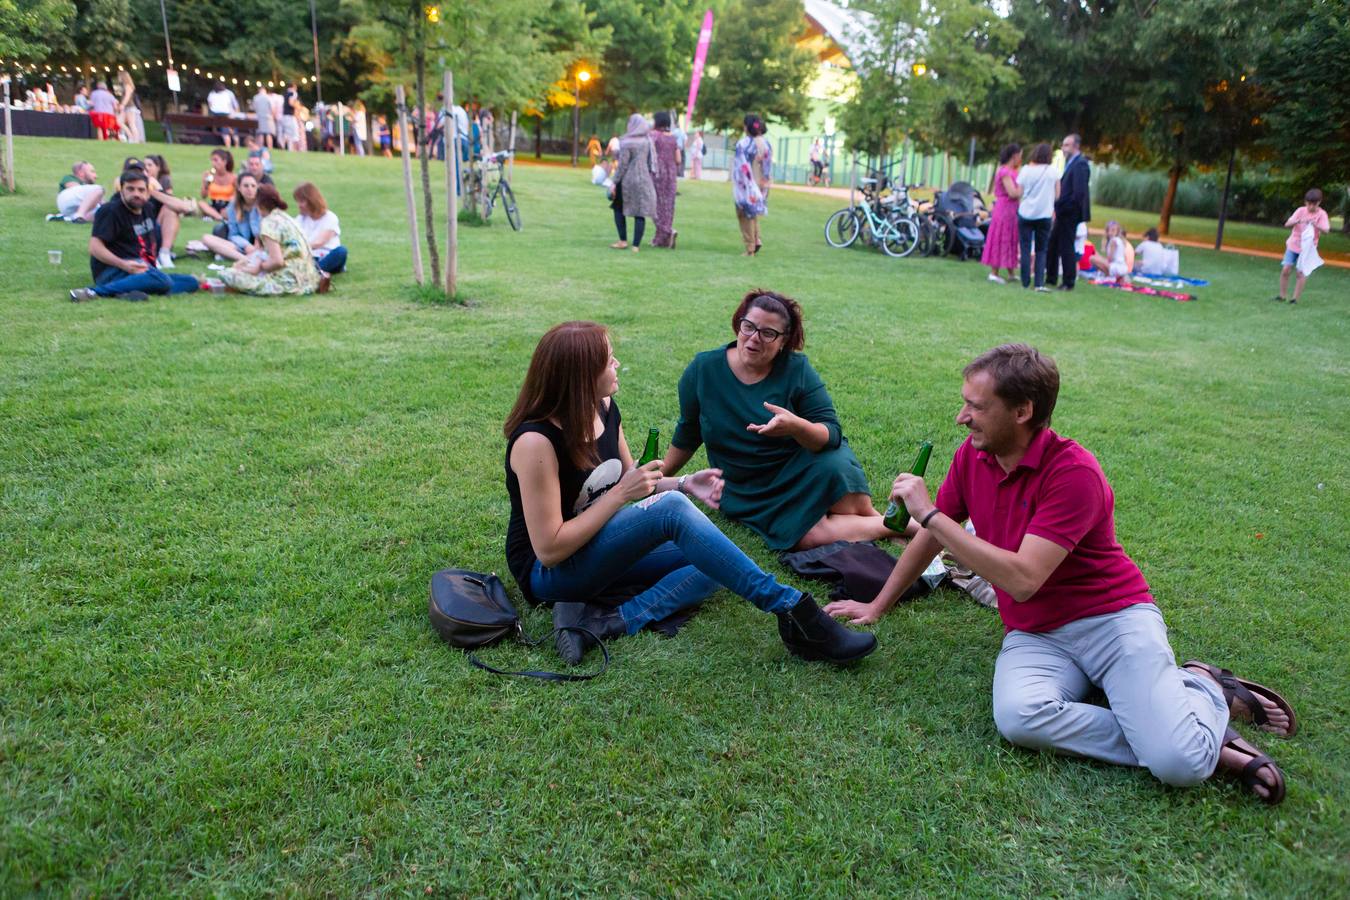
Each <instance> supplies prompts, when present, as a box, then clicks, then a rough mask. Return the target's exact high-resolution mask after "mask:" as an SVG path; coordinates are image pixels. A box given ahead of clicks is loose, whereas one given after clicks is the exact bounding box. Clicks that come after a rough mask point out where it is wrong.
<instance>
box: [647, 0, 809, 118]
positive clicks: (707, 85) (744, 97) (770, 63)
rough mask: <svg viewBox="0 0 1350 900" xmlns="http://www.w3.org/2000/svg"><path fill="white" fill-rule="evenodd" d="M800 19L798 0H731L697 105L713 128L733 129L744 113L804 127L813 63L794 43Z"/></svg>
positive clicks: (710, 53)
mask: <svg viewBox="0 0 1350 900" xmlns="http://www.w3.org/2000/svg"><path fill="white" fill-rule="evenodd" d="M803 15H804V13H803V10H802V4H801V0H733V2H731V3H729V4H728V5H727V6H726V8H725V9H724V10H723V11H722V15H721V16H720V17H719V18H718V19H717V21H716V24H715V26H714V29H715V30H714V33H713V41H712V44H711V46H710V47H709V50H708V69H707V71H708V76H707V77H706V80H705V81H704V82H703V87H702V88H701V89H700V96H699V101H698V109H699V111H700V112H701V113H702V116H703V118H705V119H706V120H707V121H708V122H709V123H711V124H712V126H713V128H715V129H717V130H718V131H733V130H735V129H737V128H739V127H740V125H741V122H742V120H743V119H744V118H745V115H746V113H756V114H757V115H759V116H760V118H762V119H764V121H766V122H785V123H787V124H788V125H791V126H792V127H794V128H800V127H802V126H803V125H804V124H805V123H806V115H807V113H808V112H809V111H810V106H809V101H808V100H807V97H806V87H807V84H808V83H809V82H810V80H811V77H812V75H814V74H815V67H816V59H815V54H813V53H812V52H811V51H810V50H806V49H803V48H801V47H799V46H798V45H797V38H798V36H799V35H800V34H801V31H802V17H803ZM691 56H692V54H691ZM676 102H678V100H677V101H676ZM671 105H674V104H671Z"/></svg>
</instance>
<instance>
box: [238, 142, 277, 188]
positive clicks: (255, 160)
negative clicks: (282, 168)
mask: <svg viewBox="0 0 1350 900" xmlns="http://www.w3.org/2000/svg"><path fill="white" fill-rule="evenodd" d="M244 171H245V172H248V173H249V174H250V175H252V176H253V177H254V179H255V180H256V181H257V182H258V184H275V182H273V181H272V175H271V172H272V167H271V165H270V164H269V163H268V157H267V151H266V150H254V151H253V152H252V153H250V154H249V155H248V157H247V158H246V159H245V160H244Z"/></svg>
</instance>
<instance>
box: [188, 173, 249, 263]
mask: <svg viewBox="0 0 1350 900" xmlns="http://www.w3.org/2000/svg"><path fill="white" fill-rule="evenodd" d="M259 187H260V185H259V184H258V179H256V178H254V177H253V174H252V173H250V172H245V173H244V174H242V175H240V176H239V178H238V180H237V182H236V183H235V192H234V199H233V200H231V201H230V204H229V206H226V207H225V225H226V228H227V229H228V231H227V233H226V235H225V237H217V236H216V235H215V234H204V235H202V237H201V240H200V241H193V242H192V243H191V244H190V245H189V246H188V249H189V250H194V251H198V252H200V251H203V250H206V251H210V252H213V253H215V254H216V255H217V256H220V257H222V258H224V259H228V260H233V261H236V262H237V261H239V260H241V259H244V258H245V257H247V256H249V255H250V254H253V253H260V252H261V251H262V214H261V213H260V212H259V210H258V188H259Z"/></svg>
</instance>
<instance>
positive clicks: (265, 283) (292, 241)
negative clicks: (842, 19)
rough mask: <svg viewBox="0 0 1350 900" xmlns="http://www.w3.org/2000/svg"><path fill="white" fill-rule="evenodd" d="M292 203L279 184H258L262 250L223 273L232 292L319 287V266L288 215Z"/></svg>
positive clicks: (294, 291)
mask: <svg viewBox="0 0 1350 900" xmlns="http://www.w3.org/2000/svg"><path fill="white" fill-rule="evenodd" d="M288 208H289V207H288V206H287V205H286V201H285V200H282V199H281V195H280V194H278V193H277V189H276V187H275V186H273V185H270V184H264V185H259V187H258V209H259V211H261V212H262V214H263V218H262V222H261V223H260V225H259V232H260V234H261V236H262V249H263V252H262V253H261V254H257V253H255V254H251V255H250V256H247V257H245V258H244V259H241V260H239V261H238V262H236V263H235V264H234V267H233V268H229V269H226V270H225V271H224V272H221V273H220V280H221V281H223V282H225V287H226V288H227V289H228V290H229V291H231V292H232V293H237V294H258V295H261V296H277V295H280V294H312V293H314V292H315V291H317V290H318V289H319V270H318V269H316V268H314V261H313V258H312V256H311V255H310V252H309V243H308V242H307V241H306V240H305V236H304V234H303V233H302V232H301V231H300V226H299V225H297V224H295V220H294V219H292V218H291V217H290V216H288V215H286V210H287V209H288Z"/></svg>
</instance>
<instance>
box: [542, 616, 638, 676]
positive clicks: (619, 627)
mask: <svg viewBox="0 0 1350 900" xmlns="http://www.w3.org/2000/svg"><path fill="white" fill-rule="evenodd" d="M565 626H570V628H582V629H585V631H589V632H590V634H593V635H595V636H596V637H597V638H599V639H600V640H602V641H607V640H609V639H610V638H616V637H622V636H623V635H625V634H627V633H628V626H627V625H625V624H624V621H623V616H621V615H619V611H618V610H617V609H608V608H606V607H601V606H593V605H591V604H589V603H555V604H553V627H554V628H555V629H557V628H563V627H565ZM590 634H585V633H584V632H582V631H572V630H568V631H559V632H558V633H557V634H556V635H554V637H553V646H554V647H556V648H557V649H558V655H559V656H561V657H562V658H563V661H564V662H566V663H567V664H568V665H572V666H575V665H576V664H577V663H579V662H581V658H582V657H583V656H585V655H586V651H587V650H589V649H590V648H592V647H594V646H595V641H594V640H592V639H591V636H590Z"/></svg>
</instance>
